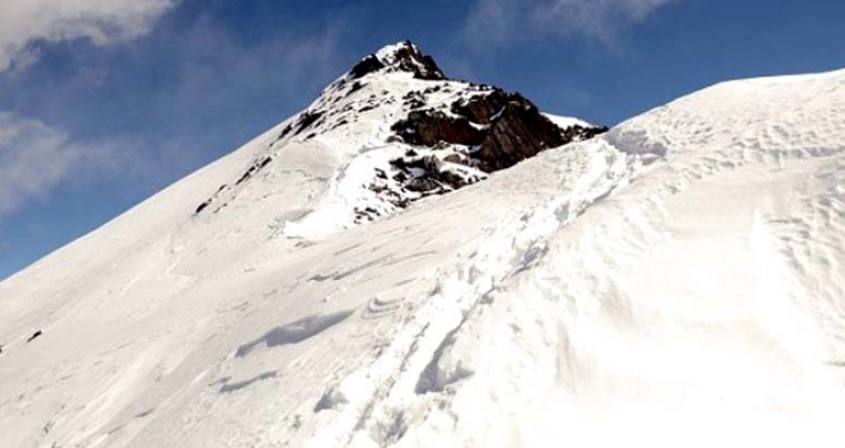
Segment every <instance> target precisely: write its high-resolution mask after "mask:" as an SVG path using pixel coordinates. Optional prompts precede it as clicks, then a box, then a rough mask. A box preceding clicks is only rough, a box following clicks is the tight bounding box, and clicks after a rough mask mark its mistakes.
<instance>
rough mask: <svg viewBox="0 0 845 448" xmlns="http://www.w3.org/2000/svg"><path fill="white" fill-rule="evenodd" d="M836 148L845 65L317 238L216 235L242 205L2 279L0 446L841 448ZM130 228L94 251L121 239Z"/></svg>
mask: <svg viewBox="0 0 845 448" xmlns="http://www.w3.org/2000/svg"><path fill="white" fill-rule="evenodd" d="M281 129H283V127H282V128H280V130H281ZM843 142H845V72H833V73H828V74H821V75H808V76H802V77H786V78H768V79H759V80H747V81H737V82H731V83H725V84H721V85H718V86H715V87H713V88H710V89H706V90H704V91H702V92H699V93H696V94H693V95H690V96H688V97H685V98H682V99H680V100H678V101H676V102H673V103H671V104H669V105H667V106H664V107H662V108H658V109H656V110H654V111H651V112H649V113H646V114H644V115H642V116H640V117H636V118H634V119H632V120H629V121H628V122H626V123H623V124H622V125H620V126H618V127H617V128H615V129H613V130H611V132H610V133H609V134H607V135H606V136H602V137H598V138H595V139H593V140H590V141H586V142H581V143H575V144H572V145H569V146H566V147H564V148H561V149H555V150H549V151H546V152H543V153H541V154H540V155H538V156H537V157H535V158H533V159H530V160H528V161H526V162H523V163H521V164H519V165H517V166H515V167H513V168H511V169H509V170H506V171H502V172H499V173H496V174H495V175H493V176H490V179H489V180H488V181H486V182H483V183H478V184H475V185H471V186H468V187H466V188H464V189H461V190H459V191H456V192H454V193H452V194H450V195H447V196H443V197H440V198H438V199H437V200H427V201H422V202H419V203H418V204H416V206H415V207H412V208H409V209H408V210H407V211H406V212H404V213H401V214H397V215H393V216H390V217H388V218H387V219H383V220H379V221H376V222H374V223H373V224H371V225H369V226H366V227H358V228H353V229H350V230H348V231H345V232H342V233H336V234H334V235H329V236H326V237H325V238H324V239H321V240H317V241H313V242H312V244H311V245H303V247H298V248H292V249H291V250H282V249H280V247H279V246H277V245H267V244H258V243H255V245H254V247H253V246H250V249H249V250H246V249H243V247H242V246H241V245H238V244H234V243H229V242H242V241H243V239H244V238H245V236H249V235H250V233H249V232H252V231H254V230H253V229H252V228H251V227H250V226H249V225H248V223H249V222H250V219H254V218H255V217H256V215H254V214H255V213H263V212H260V211H256V210H255V209H256V208H260V207H261V206H263V205H264V204H267V203H266V202H260V201H259V202H257V204H258V206H257V207H256V206H252V207H247V206H244V207H241V208H239V209H238V210H239V213H241V214H237V213H233V214H232V215H231V216H233V218H232V219H231V220H223V219H222V218H218V219H217V220H216V221H215V225H213V226H212V225H211V224H210V222H211V220H209V225H208V226H207V227H203V226H202V223H203V222H204V221H201V220H194V221H192V224H191V225H190V226H186V227H184V230H183V231H182V232H178V231H177V232H172V233H170V234H169V235H171V236H170V237H169V239H168V240H167V241H166V242H164V243H160V242H158V240H152V239H151V240H149V241H153V242H154V243H155V244H153V245H152V247H145V245H144V244H143V243H144V240H139V241H137V243H136V244H137V246H134V247H133V249H134V248H141V247H144V250H140V249H136V250H137V251H138V252H137V253H133V251H125V250H118V251H117V254H116V255H113V254H110V253H109V251H110V250H111V249H109V246H108V244H107V243H108V241H111V239H109V240H106V241H105V242H104V243H103V244H102V247H94V248H93V249H97V250H98V251H103V252H104V254H102V253H98V252H96V251H88V252H85V253H79V254H71V255H73V257H71V258H68V257H70V255H68V256H67V257H66V258H65V259H63V262H65V263H67V265H71V266H73V265H74V264H75V263H94V262H96V264H97V266H100V268H99V270H96V271H92V273H91V274H90V275H86V276H84V277H80V276H78V275H77V276H74V275H72V273H67V274H66V275H65V276H66V277H67V280H61V279H60V281H59V282H58V285H57V284H56V282H52V281H51V280H52V278H53V275H54V274H56V273H59V272H64V271H63V270H61V269H60V267H61V266H54V267H52V268H51V269H46V270H39V269H33V270H31V271H28V272H26V273H23V274H22V275H19V276H16V277H15V278H13V279H10V280H11V281H6V282H3V283H2V284H0V298H2V299H4V300H2V301H0V307H2V308H1V310H2V312H0V328H2V329H3V336H4V337H5V336H6V335H14V336H16V338H15V339H14V340H13V341H12V343H11V344H9V347H8V350H6V351H5V352H4V353H3V354H2V355H0V379H2V381H0V430H2V434H3V437H4V441H6V442H7V443H9V444H10V445H11V446H51V445H52V444H54V443H55V444H57V445H59V446H138V447H149V446H220V445H226V446H332V447H334V446H548V445H550V444H560V443H564V442H567V443H570V444H573V445H576V446H608V445H610V444H621V443H626V444H633V445H635V446H636V445H643V444H645V443H649V444H651V445H658V446H660V445H673V446H676V445H678V444H684V445H692V446H713V445H718V446H740V445H744V446H747V445H752V444H753V445H759V444H767V445H769V446H795V445H798V444H801V445H809V446H836V445H837V444H838V437H837V436H838V434H837V432H838V431H839V418H838V416H840V415H842V411H843V403H845V397H843V377H842V367H841V366H842V363H843V355H845V354H843V349H845V347H843V343H842V335H843V327H842V325H843V312H842V311H841V310H842V309H843V303H842V297H843V287H844V286H845V279H843V273H842V272H843V271H842V269H841V267H842V266H843V263H845V253H843V247H845V241H843V238H845V188H843V185H845V158H844V157H843V150H845V146H843ZM318 143H319V142H315V143H314V144H318ZM236 154H237V153H236ZM297 154H299V153H297ZM301 154H303V155H302V158H301V159H296V158H294V159H292V160H294V162H292V163H301V164H303V165H304V166H305V165H306V164H307V163H308V162H309V161H312V160H313V159H309V158H307V156H310V155H311V154H313V151H311V152H307V151H302V153H301ZM232 157H239V156H236V155H234V156H232ZM256 160H258V161H259V162H260V160H261V159H256ZM314 163H317V161H314ZM241 166H242V165H241ZM272 166H274V165H268V168H269V167H272ZM320 166H322V165H320ZM238 168H240V166H239V167H238ZM215 170H216V169H215V168H209V171H210V172H215ZM233 171H234V170H233ZM265 172H267V171H262V173H265ZM269 172H270V173H273V171H269ZM327 172H330V173H331V172H333V171H327ZM224 174H225V175H223V174H221V175H220V178H219V179H213V182H212V181H209V182H208V184H209V185H211V184H213V183H217V182H218V181H219V182H221V183H222V182H227V180H226V179H229V178H230V177H231V175H233V174H238V173H236V172H231V173H229V172H227V173H224ZM262 175H264V174H262ZM289 175H290V174H289ZM329 175H331V174H329ZM271 176H274V174H271V175H268V177H267V178H262V179H267V182H268V184H270V185H286V184H284V183H280V182H282V179H286V177H285V176H283V175H281V174H279V175H278V176H277V177H276V178H273V179H275V180H274V181H273V182H270V179H271ZM224 178H225V179H224ZM262 182H264V181H262ZM247 185H260V184H256V183H253V184H247ZM293 185H295V184H294V182H293V181H292V182H291V187H290V188H291V189H293V188H294V186H293ZM321 185H322V184H321ZM249 188H254V189H255V193H254V194H255V197H257V198H261V197H263V196H262V195H263V194H265V192H264V191H263V190H261V189H259V188H258V187H257V186H256V187H249ZM291 191H292V190H291ZM259 193H260V194H259ZM242 194H244V195H248V194H253V193H249V192H246V193H242ZM277 194H278V195H279V196H278V197H286V196H285V193H284V191H282V190H281V189H280V190H278V193H277ZM241 197H245V196H241ZM153 206H155V204H153V205H149V207H153ZM160 207H161V209H162V213H163V214H164V215H166V213H164V212H165V211H166V210H168V207H167V206H166V204H162V205H160ZM291 207H292V208H291V213H294V212H296V210H297V208H296V207H295V205H294V206H291ZM216 216H220V215H216ZM236 218H237V219H236ZM124 219H125V222H126V224H123V225H122V226H124V227H118V228H121V229H123V231H122V232H117V231H114V230H113V231H110V232H108V233H106V234H107V235H118V236H121V235H124V232H126V236H125V239H126V240H127V241H133V242H135V240H134V239H133V238H131V237H130V236H129V235H128V234H129V233H130V232H131V234H132V235H135V232H139V229H136V228H133V227H131V226H130V224H131V222H132V221H134V220H135V219H133V218H131V217H127V218H124ZM201 219H202V218H201ZM197 223H199V224H197ZM142 224H146V223H142ZM151 232H153V230H151ZM91 238H92V239H96V238H102V237H96V236H91ZM114 240H116V241H120V239H118V238H117V237H115V239H114ZM229 244H231V247H232V248H233V249H231V250H230V251H227V250H225V248H226V247H228V245H229ZM240 244H242V243H240ZM147 246H149V244H148V245H147ZM221 246H222V247H223V248H221ZM294 249H295V250H294ZM186 251H190V254H191V256H190V257H188V256H187V254H186ZM233 253H234V254H235V255H237V256H230V255H232V254H233ZM226 257H228V258H226ZM207 266H214V269H211V268H209V267H207ZM208 272H213V275H211V274H207V273H208ZM7 297H23V299H20V300H15V301H12V300H7V299H6V298H7ZM45 322H49V326H48V327H42V326H40V325H41V324H43V323H45ZM36 328H45V332H44V334H43V335H41V336H39V337H38V338H36V339H34V340H32V341H31V342H25V339H26V335H28V334H31V331H30V332H29V333H26V330H33V329H36ZM7 329H11V330H7Z"/></svg>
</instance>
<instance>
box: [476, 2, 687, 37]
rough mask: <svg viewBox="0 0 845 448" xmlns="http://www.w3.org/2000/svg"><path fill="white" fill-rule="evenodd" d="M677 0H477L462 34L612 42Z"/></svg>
mask: <svg viewBox="0 0 845 448" xmlns="http://www.w3.org/2000/svg"><path fill="white" fill-rule="evenodd" d="M675 1H677V0H536V1H530V2H526V1H523V0H477V2H476V3H475V5H474V7H473V8H471V9H470V11H471V13H470V16H469V17H468V19H467V23H466V28H465V30H464V31H465V36H466V37H467V38H468V39H469V40H470V41H471V42H475V43H478V44H487V43H502V42H505V41H507V40H508V39H510V38H512V37H514V36H523V37H524V36H550V35H551V36H569V35H575V34H581V35H586V36H588V37H591V38H595V39H598V40H600V41H602V42H604V43H606V44H612V43H613V40H614V38H615V36H616V35H617V33H618V32H619V31H620V30H621V29H622V28H624V27H626V26H630V25H632V24H635V23H638V22H641V21H643V20H644V19H645V18H646V17H648V16H649V15H651V14H652V13H653V12H654V11H655V10H657V9H658V8H660V7H661V6H664V5H666V4H668V3H672V2H675Z"/></svg>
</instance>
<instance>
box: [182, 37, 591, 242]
mask: <svg viewBox="0 0 845 448" xmlns="http://www.w3.org/2000/svg"><path fill="white" fill-rule="evenodd" d="M559 124H560V125H559ZM603 130H604V129H603V128H598V127H595V126H592V125H588V124H586V123H585V122H583V121H580V120H566V119H564V120H560V119H558V118H555V117H554V116H551V118H550V116H546V115H545V114H543V113H541V112H540V111H539V109H538V108H537V107H536V106H535V105H534V104H533V103H532V102H531V101H529V100H528V99H526V98H524V97H523V96H522V95H520V94H518V93H508V92H506V91H504V90H503V89H500V88H497V87H493V86H488V85H479V84H473V83H468V82H463V81H455V80H449V79H446V78H445V76H444V75H443V72H442V71H441V70H440V68H439V67H438V66H437V64H436V62H434V59H433V58H431V57H430V56H428V55H425V54H424V53H423V52H422V51H421V50H420V49H419V47H417V46H416V45H415V44H413V43H411V42H409V41H403V42H399V43H396V44H393V45H388V46H386V47H384V48H382V49H380V50H378V51H377V52H375V53H373V54H370V55H369V56H367V57H365V58H363V59H362V60H361V61H360V62H358V63H357V64H356V65H355V66H354V67H353V68H352V69H351V70H350V71H349V72H347V73H345V74H344V75H342V76H340V77H339V78H338V79H336V80H335V81H334V82H333V83H331V84H330V85H329V86H328V87H327V88H326V89H324V90H323V92H322V93H321V95H320V97H319V98H317V100H315V101H314V102H313V103H312V104H311V105H310V106H309V107H308V108H307V109H306V110H304V111H302V112H301V113H299V114H298V115H296V116H294V117H293V118H291V119H290V120H288V121H286V122H285V123H283V124H282V125H280V129H279V130H278V134H277V135H276V137H275V138H274V140H273V141H272V142H271V143H270V144H269V145H268V147H267V148H266V150H261V151H258V152H256V154H255V155H254V157H253V160H252V161H251V162H250V164H249V165H248V166H247V167H246V168H245V170H244V172H243V173H242V174H239V175H237V176H236V178H235V179H233V181H231V182H227V183H226V184H225V185H224V186H221V187H216V188H215V190H214V191H213V192H210V193H209V194H211V196H210V197H209V198H206V199H204V200H203V201H202V202H200V203H199V205H198V206H197V207H196V214H197V215H203V214H207V210H212V213H217V212H218V211H220V210H221V207H223V206H225V204H228V203H230V202H231V197H233V196H237V195H238V194H239V193H238V192H237V190H240V189H243V188H248V187H244V186H241V185H242V184H244V183H247V182H248V181H249V180H250V179H251V178H252V177H254V176H255V175H256V174H258V173H259V172H264V173H267V172H272V171H273V170H274V168H273V165H275V163H274V161H275V160H278V159H280V158H281V159H287V158H290V157H292V154H291V153H295V152H297V150H296V148H298V147H301V146H303V145H305V146H308V147H314V148H316V149H312V150H310V151H313V154H314V156H315V157H321V158H322V163H324V164H325V165H326V166H325V168H327V170H328V172H329V174H328V179H327V180H328V181H329V182H328V191H327V193H326V194H324V195H322V196H321V197H320V198H319V203H318V204H315V205H314V207H313V208H311V209H310V211H309V212H308V213H307V214H306V215H305V216H303V217H302V218H301V219H296V220H284V224H283V225H279V226H278V228H279V233H277V234H276V236H283V237H285V238H294V239H300V238H304V239H306V240H315V239H319V238H322V237H324V236H325V235H328V234H331V233H334V232H337V231H338V230H342V229H345V228H348V227H350V226H354V225H356V224H360V223H364V222H369V221H373V220H375V219H376V218H379V217H383V216H386V215H390V214H392V213H394V212H396V211H398V210H401V209H404V208H407V207H408V205H410V204H411V203H413V202H415V201H417V200H420V199H423V198H426V197H429V196H433V195H442V194H444V193H448V192H450V191H453V190H456V189H459V188H462V187H464V186H467V185H470V184H473V183H476V182H479V181H482V180H484V179H486V178H487V177H488V176H489V175H490V173H492V172H494V171H498V170H501V169H504V168H508V167H510V166H513V165H514V164H516V163H517V162H519V161H521V160H524V159H526V158H529V157H533V156H534V155H536V154H537V153H539V152H541V151H543V150H546V149H548V148H552V147H556V146H560V145H563V144H565V143H568V142H571V141H575V140H581V139H585V138H589V137H592V136H593V135H596V134H598V133H601V132H603ZM323 177H326V176H325V175H323ZM212 193H213V194H212ZM227 196H229V197H230V198H229V199H226V197H227ZM214 203H216V206H212V204H214ZM209 207H210V208H209Z"/></svg>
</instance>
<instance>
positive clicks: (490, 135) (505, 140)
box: [392, 88, 607, 173]
mask: <svg viewBox="0 0 845 448" xmlns="http://www.w3.org/2000/svg"><path fill="white" fill-rule="evenodd" d="M450 111H451V112H452V114H453V115H447V114H446V113H444V112H441V111H435V110H417V111H412V112H410V113H409V114H408V117H407V118H406V119H404V120H400V121H398V122H397V123H395V124H394V125H393V127H392V129H393V130H394V132H396V134H397V135H398V136H399V137H401V138H402V140H403V141H405V142H406V143H409V144H412V145H422V146H428V147H436V146H437V145H439V144H443V143H448V144H455V145H466V146H471V147H474V152H473V154H472V159H473V160H472V162H471V163H472V164H473V165H475V166H476V167H478V168H479V169H481V170H482V171H484V172H488V173H489V172H493V171H497V170H501V169H504V168H508V167H511V166H513V165H514V164H516V163H518V162H519V161H521V160H524V159H526V158H529V157H533V156H535V155H536V154H537V153H539V152H540V151H543V150H545V149H548V148H553V147H557V146H561V145H563V144H565V143H569V142H571V141H573V140H581V139H585V138H590V137H593V136H595V135H596V134H600V133H602V132H605V131H606V130H607V129H606V128H585V127H582V126H572V127H570V128H567V129H561V128H560V127H558V126H557V125H556V124H554V123H552V121H551V120H549V119H548V118H546V116H545V115H543V114H542V113H540V111H539V109H538V108H537V106H535V105H534V104H533V103H532V102H531V101H528V100H527V99H525V98H524V97H523V96H522V95H520V94H519V93H506V92H504V91H503V90H501V89H498V88H494V89H492V90H490V91H489V93H487V94H482V95H475V96H473V97H471V98H469V99H465V100H459V101H456V102H455V103H453V104H452V105H451V106H450ZM453 159H454V160H455V162H454V163H462V162H458V161H457V160H459V157H453ZM463 163H465V164H470V163H469V161H463Z"/></svg>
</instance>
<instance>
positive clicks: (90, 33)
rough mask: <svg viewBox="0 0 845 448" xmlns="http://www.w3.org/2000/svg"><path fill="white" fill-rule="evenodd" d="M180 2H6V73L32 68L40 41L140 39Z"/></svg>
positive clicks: (0, 25) (1, 35)
mask: <svg viewBox="0 0 845 448" xmlns="http://www.w3.org/2000/svg"><path fill="white" fill-rule="evenodd" d="M175 1H176V0H2V1H0V72H3V71H6V70H8V69H9V68H10V67H11V66H12V65H15V66H17V67H21V66H26V65H28V64H31V63H32V62H33V61H34V60H35V59H37V56H38V53H39V50H38V48H37V47H36V46H34V44H35V43H36V42H39V41H46V42H57V41H62V40H71V39H88V40H90V41H91V42H92V43H93V44H94V45H107V44H110V43H113V42H118V41H125V40H127V39H132V38H135V37H138V36H140V35H142V34H144V33H146V32H147V31H149V29H150V28H151V27H152V25H153V24H154V23H155V21H156V20H157V19H158V18H159V17H160V16H161V15H162V14H163V13H164V12H165V11H167V10H168V9H169V8H170V7H171V6H173V4H174V2H175Z"/></svg>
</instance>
